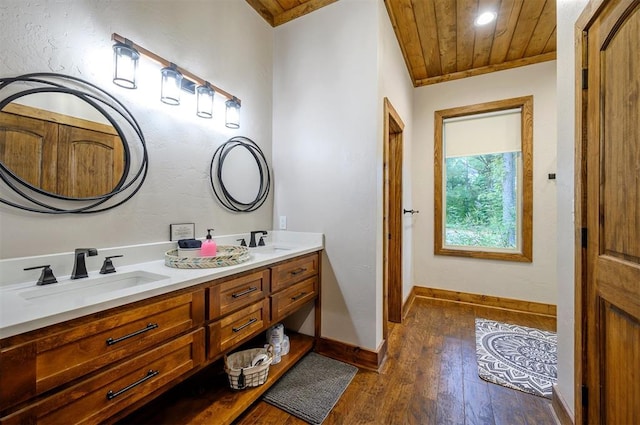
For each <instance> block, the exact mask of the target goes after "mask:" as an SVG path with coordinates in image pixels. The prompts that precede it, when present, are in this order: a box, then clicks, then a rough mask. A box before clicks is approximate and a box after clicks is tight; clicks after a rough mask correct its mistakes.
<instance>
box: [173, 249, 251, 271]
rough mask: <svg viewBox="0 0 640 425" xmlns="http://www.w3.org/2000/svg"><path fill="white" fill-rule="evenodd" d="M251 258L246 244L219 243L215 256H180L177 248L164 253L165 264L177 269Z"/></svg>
mask: <svg viewBox="0 0 640 425" xmlns="http://www.w3.org/2000/svg"><path fill="white" fill-rule="evenodd" d="M249 258H251V255H250V254H249V248H247V247H246V246H235V245H218V253H217V254H216V256H215V257H191V258H190V257H180V256H178V250H177V249H172V250H169V251H167V252H166V253H165V254H164V265H165V266H167V267H173V268H176V269H208V268H213V267H226V266H233V265H235V264H240V263H244V262H245V261H247V260H248V259H249Z"/></svg>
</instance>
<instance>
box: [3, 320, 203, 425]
mask: <svg viewBox="0 0 640 425" xmlns="http://www.w3.org/2000/svg"><path fill="white" fill-rule="evenodd" d="M204 336H205V332H204V328H199V329H198V330H196V331H194V332H192V333H190V334H187V335H184V336H181V337H179V338H176V339H174V340H172V341H170V342H168V343H166V344H164V345H161V346H159V347H157V348H155V349H152V350H151V351H148V352H146V353H144V354H141V355H139V356H138V357H135V358H133V359H131V360H128V361H126V362H124V363H121V364H120V365H118V366H114V367H113V368H111V369H109V370H107V371H105V372H103V373H100V374H98V375H95V376H93V377H91V378H89V379H86V380H84V381H82V382H80V383H78V384H76V385H74V386H72V387H70V388H66V389H64V390H62V391H60V392H58V393H56V394H55V395H52V396H51V397H48V398H45V399H43V400H41V401H39V402H36V403H34V404H32V405H30V406H28V407H26V408H24V409H22V410H20V411H18V412H15V413H13V414H12V415H9V416H7V417H4V418H2V419H1V420H0V423H1V424H2V425H5V424H23V423H38V424H63V423H70V422H73V423H76V424H84V423H98V422H100V421H103V420H105V419H107V418H108V417H110V416H112V415H113V414H114V413H117V412H119V411H120V410H122V409H124V408H125V407H127V406H129V405H131V404H133V403H135V402H136V401H138V400H140V399H142V398H144V397H145V396H147V395H149V394H151V393H152V392H154V391H155V390H157V389H158V388H160V387H162V386H163V385H165V384H167V383H169V382H171V381H172V380H174V379H176V378H178V377H179V376H181V375H182V374H184V373H186V372H188V371H189V370H191V369H193V368H194V367H197V366H198V365H200V364H202V363H203V362H204V356H205V349H204V342H205V341H204Z"/></svg>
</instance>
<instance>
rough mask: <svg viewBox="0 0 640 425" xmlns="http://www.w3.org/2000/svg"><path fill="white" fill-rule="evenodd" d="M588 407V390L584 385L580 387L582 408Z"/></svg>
mask: <svg viewBox="0 0 640 425" xmlns="http://www.w3.org/2000/svg"><path fill="white" fill-rule="evenodd" d="M588 405H589V389H588V388H587V386H586V385H583V386H582V407H587V406H588Z"/></svg>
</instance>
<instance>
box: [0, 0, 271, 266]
mask: <svg viewBox="0 0 640 425" xmlns="http://www.w3.org/2000/svg"><path fill="white" fill-rule="evenodd" d="M0 23H1V26H2V31H0V46H1V47H0V57H1V60H0V75H2V76H16V75H19V74H24V73H30V72H43V71H49V72H51V71H52V72H60V73H66V74H70V75H73V76H77V77H80V78H84V79H86V80H89V81H91V82H92V83H94V84H97V85H98V86H100V87H102V88H104V89H106V90H107V91H109V92H111V93H112V94H113V95H115V96H116V97H117V98H119V99H120V100H121V101H122V102H123V103H125V105H126V106H127V107H128V108H130V110H131V111H132V113H133V115H134V116H135V117H136V119H137V120H138V121H139V124H140V126H141V127H142V130H143V132H144V134H145V136H146V141H147V144H148V151H149V161H150V165H149V174H148V178H147V181H146V182H145V184H144V186H143V187H142V189H141V190H140V192H139V193H138V194H137V195H136V196H135V197H134V198H133V199H132V200H130V201H129V202H128V203H126V204H125V205H123V206H120V207H118V208H116V209H115V210H112V211H108V212H104V213H98V214H93V215H85V216H77V215H74V216H70V215H65V216H59V217H54V216H45V215H39V214H32V213H25V212H21V211H18V210H15V209H11V208H9V207H6V206H2V205H0V233H1V238H0V241H1V242H0V258H13V257H19V256H29V255H37V254H45V253H54V252H67V251H71V250H73V248H75V247H80V246H91V247H97V248H100V247H110V246H121V245H129V244H137V243H144V242H154V241H162V240H167V239H168V232H169V224H170V223H180V222H195V224H196V232H197V234H198V236H200V237H202V236H204V234H205V233H206V232H205V229H206V228H208V227H214V228H215V229H216V233H217V234H229V233H239V232H245V231H249V230H252V229H256V228H270V227H271V222H272V213H273V201H272V196H270V199H269V200H268V201H267V202H266V203H265V204H264V205H263V206H262V207H261V208H260V209H259V210H258V211H256V212H254V213H250V214H243V215H241V214H233V213H230V212H227V211H226V210H223V209H222V208H221V207H220V206H219V204H218V203H217V201H216V200H215V198H214V195H213V193H212V191H211V189H210V187H209V181H208V172H209V165H210V161H211V157H212V155H213V152H214V151H215V149H216V147H217V146H219V145H220V144H221V143H223V142H224V141H226V140H227V139H228V138H230V137H232V136H235V135H244V136H247V137H250V138H252V139H254V140H255V141H256V142H257V143H258V144H259V145H260V146H261V147H262V149H263V150H264V151H265V154H266V156H267V158H269V162H270V161H271V159H270V158H271V130H272V127H271V126H272V121H271V119H272V114H271V112H272V111H271V107H272V104H271V100H272V72H273V67H272V53H273V47H272V45H273V30H272V29H271V27H270V26H269V25H267V24H266V23H265V22H264V20H263V19H262V18H261V17H260V16H259V15H258V14H257V13H256V12H255V11H254V10H253V9H252V8H251V7H250V6H249V5H248V4H247V3H246V2H244V1H239V0H216V1H195V0H185V1H180V2H170V1H135V0H133V1H117V0H112V1H107V0H105V1H99V2H97V1H92V0H70V1H62V2H61V1H38V2H27V1H23V0H2V2H1V3H0ZM113 32H116V33H118V34H120V35H122V36H125V37H127V38H130V39H131V40H134V41H135V42H136V43H138V44H140V45H142V46H144V47H146V48H147V49H149V50H151V51H153V52H155V53H157V54H159V55H160V56H163V57H165V58H166V59H168V60H171V61H173V62H175V63H177V64H178V65H180V66H182V67H183V68H186V69H188V70H189V71H191V72H193V73H195V74H196V75H199V76H200V77H202V78H205V79H208V80H210V81H212V82H214V83H215V84H217V85H219V86H220V87H222V88H223V89H225V90H227V91H229V92H231V93H233V94H234V95H236V96H238V97H239V98H240V99H242V112H241V128H240V129H239V130H229V129H226V128H225V127H224V118H223V117H218V119H215V120H213V121H212V120H203V119H201V118H198V117H196V116H195V113H194V111H193V108H187V107H186V105H185V107H183V105H181V106H179V107H172V106H168V105H165V104H163V103H161V102H160V101H159V89H158V87H159V80H160V76H159V73H157V72H156V71H157V69H158V67H157V65H155V64H151V63H150V62H145V59H141V63H140V68H141V71H142V73H143V74H144V72H145V71H148V72H150V73H151V74H147V75H149V76H148V77H147V78H144V76H142V77H141V79H140V80H139V86H140V88H139V90H134V91H130V90H126V89H122V88H119V87H118V86H116V85H114V84H112V82H111V78H112V57H113V53H112V50H111V46H112V44H113V43H112V41H111V34H112V33H113ZM183 99H184V95H183ZM185 102H186V103H188V101H186V100H185Z"/></svg>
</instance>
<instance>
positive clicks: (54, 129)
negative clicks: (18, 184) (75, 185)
mask: <svg viewBox="0 0 640 425" xmlns="http://www.w3.org/2000/svg"><path fill="white" fill-rule="evenodd" d="M57 140H58V126H57V124H55V123H50V122H47V121H42V120H39V119H34V118H27V117H22V116H19V115H14V114H8V113H6V112H0V162H2V164H3V165H4V166H5V167H6V168H7V169H8V170H9V171H11V172H12V173H14V174H15V175H16V176H17V177H19V178H20V179H21V180H23V181H25V182H27V183H29V184H30V185H32V186H34V187H38V188H41V189H43V190H45V191H47V192H50V193H55V192H56V179H57V177H56V169H57V166H56V155H57V154H56V148H57Z"/></svg>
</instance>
